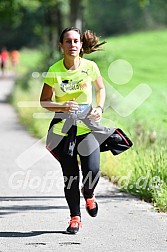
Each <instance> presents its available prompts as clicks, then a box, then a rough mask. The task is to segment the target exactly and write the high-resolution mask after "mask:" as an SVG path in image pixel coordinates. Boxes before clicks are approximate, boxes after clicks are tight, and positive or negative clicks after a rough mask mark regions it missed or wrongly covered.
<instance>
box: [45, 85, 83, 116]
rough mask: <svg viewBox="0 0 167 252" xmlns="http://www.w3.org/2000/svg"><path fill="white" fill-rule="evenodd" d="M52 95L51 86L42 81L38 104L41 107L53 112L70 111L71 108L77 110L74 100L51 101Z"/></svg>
mask: <svg viewBox="0 0 167 252" xmlns="http://www.w3.org/2000/svg"><path fill="white" fill-rule="evenodd" d="M52 96H53V88H52V87H51V86H49V85H47V84H46V83H44V85H43V89H42V92H41V97H40V104H41V106H42V107H43V108H45V109H47V110H49V111H53V112H72V111H73V110H78V105H77V103H76V102H75V101H67V102H65V103H63V104H61V103H57V102H53V101H52Z"/></svg>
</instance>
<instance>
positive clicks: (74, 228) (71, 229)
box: [66, 216, 82, 234]
mask: <svg viewBox="0 0 167 252" xmlns="http://www.w3.org/2000/svg"><path fill="white" fill-rule="evenodd" d="M69 224H70V225H69V226H68V228H67V230H66V232H67V233H69V234H76V233H77V232H78V231H79V228H80V227H81V226H82V223H81V218H80V216H74V217H71V220H70V222H69Z"/></svg>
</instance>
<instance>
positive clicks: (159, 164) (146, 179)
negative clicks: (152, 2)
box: [14, 30, 167, 212]
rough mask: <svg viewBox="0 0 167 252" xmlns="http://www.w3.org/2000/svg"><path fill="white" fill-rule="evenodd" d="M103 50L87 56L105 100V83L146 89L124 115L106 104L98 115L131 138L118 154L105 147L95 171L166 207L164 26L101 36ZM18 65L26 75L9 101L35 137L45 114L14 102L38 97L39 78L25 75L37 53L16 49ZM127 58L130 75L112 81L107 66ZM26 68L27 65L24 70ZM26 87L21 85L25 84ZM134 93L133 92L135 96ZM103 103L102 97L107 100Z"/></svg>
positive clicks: (44, 129)
mask: <svg viewBox="0 0 167 252" xmlns="http://www.w3.org/2000/svg"><path fill="white" fill-rule="evenodd" d="M105 40H106V41H107V44H105V45H104V51H101V52H99V53H97V52H96V53H93V54H91V55H88V56H87V58H89V59H92V60H95V62H97V64H98V66H99V68H100V70H101V74H102V76H103V78H104V80H105V82H107V83H108V85H109V86H108V85H107V87H108V88H109V89H108V90H107V99H109V101H110V99H111V95H112V93H111V88H110V85H111V86H113V87H114V89H116V90H117V91H119V92H120V94H121V95H122V96H126V95H128V94H129V92H130V91H132V90H133V89H135V88H136V87H137V86H138V85H139V84H140V83H146V84H147V85H149V87H150V88H151V90H152V93H151V95H150V96H149V98H148V99H147V100H146V101H145V102H143V103H142V104H141V105H140V106H139V107H138V108H137V109H136V110H135V111H133V113H131V114H130V115H129V116H126V117H122V116H120V115H118V114H117V113H116V112H115V111H114V110H113V109H112V107H111V108H108V109H107V110H106V111H105V113H104V118H107V119H108V121H110V120H112V121H113V122H114V124H115V125H116V126H117V127H121V128H122V129H123V130H124V131H125V132H126V133H127V135H128V136H130V138H131V139H132V141H133V143H134V146H133V148H132V149H130V150H128V151H127V152H125V153H122V154H121V155H119V156H112V154H111V153H110V152H106V153H102V154H101V172H102V174H103V175H107V176H108V177H109V178H110V180H111V181H112V182H114V183H116V184H118V186H119V187H120V189H121V190H123V191H127V192H129V193H131V194H134V195H135V196H137V197H139V198H141V199H144V200H146V201H149V202H152V203H153V205H154V206H155V208H156V209H157V210H159V211H164V212H167V200H166V195H167V162H166V160H167V154H166V153H167V147H166V141H167V135H166V130H167V117H166V107H167V85H166V84H167V74H166V67H167V63H166V54H165V52H166V51H167V43H166V30H162V31H152V32H151V31H150V32H139V33H133V34H127V35H121V36H117V37H110V38H105ZM21 57H22V62H24V64H23V66H24V67H23V70H22V71H21V72H22V73H23V72H24V73H26V74H27V73H28V76H29V78H27V79H26V80H25V79H23V78H22V79H21V80H18V81H17V85H16V88H15V91H14V103H15V106H16V107H17V110H18V112H19V114H20V118H21V121H22V123H24V124H25V125H26V127H27V128H28V130H29V132H31V134H33V135H34V136H36V137H40V138H41V137H43V136H44V135H45V134H46V132H47V129H48V125H49V122H50V119H34V113H39V112H45V113H46V111H45V110H44V109H42V108H39V107H38V108H23V107H18V106H17V103H18V101H22V100H26V101H39V96H40V92H41V88H42V85H43V79H42V78H38V79H33V78H31V74H30V73H31V72H32V71H37V68H36V66H37V65H39V62H40V59H41V52H39V51H35V50H34V51H27V50H24V51H23V52H22V55H21ZM117 59H123V60H126V61H128V62H129V63H130V64H131V66H132V68H133V76H132V78H131V80H130V81H129V82H128V83H126V84H124V85H118V84H115V83H113V82H112V81H111V80H110V78H109V76H108V67H109V66H110V64H111V63H112V62H113V61H115V60H117ZM27 68H30V70H29V71H28V72H27ZM25 85H26V86H27V89H26V88H25ZM140 95H142V94H140V93H139V97H140ZM107 102H108V100H107Z"/></svg>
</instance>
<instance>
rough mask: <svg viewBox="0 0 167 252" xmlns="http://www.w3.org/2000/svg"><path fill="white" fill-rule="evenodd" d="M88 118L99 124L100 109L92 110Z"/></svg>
mask: <svg viewBox="0 0 167 252" xmlns="http://www.w3.org/2000/svg"><path fill="white" fill-rule="evenodd" d="M88 118H89V119H90V120H93V121H95V122H99V121H100V120H101V118H102V109H101V108H100V107H97V108H93V109H92V111H91V113H90V115H89V116H88Z"/></svg>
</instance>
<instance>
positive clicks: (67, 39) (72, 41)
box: [60, 30, 82, 58]
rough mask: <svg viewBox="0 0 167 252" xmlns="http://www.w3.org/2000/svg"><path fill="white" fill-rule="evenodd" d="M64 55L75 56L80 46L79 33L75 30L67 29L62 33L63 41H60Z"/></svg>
mask: <svg viewBox="0 0 167 252" xmlns="http://www.w3.org/2000/svg"><path fill="white" fill-rule="evenodd" d="M60 47H61V48H62V50H63V53H64V57H66V56H67V57H69V56H71V57H74V58H75V57H77V56H78V55H79V53H80V50H81V48H82V42H81V40H80V34H79V33H78V32H76V31H73V30H72V31H68V32H66V33H65V34H64V38H63V43H60Z"/></svg>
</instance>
